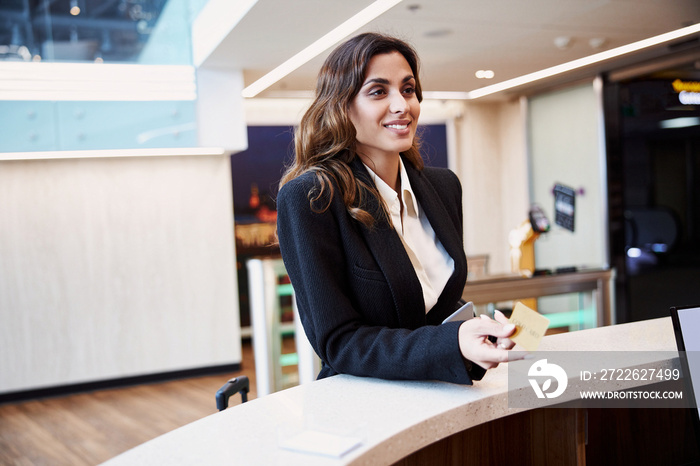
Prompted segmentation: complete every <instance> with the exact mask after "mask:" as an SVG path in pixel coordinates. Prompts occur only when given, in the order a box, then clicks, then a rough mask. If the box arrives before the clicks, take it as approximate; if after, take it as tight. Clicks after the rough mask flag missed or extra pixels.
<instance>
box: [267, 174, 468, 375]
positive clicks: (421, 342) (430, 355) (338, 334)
mask: <svg viewBox="0 0 700 466" xmlns="http://www.w3.org/2000/svg"><path fill="white" fill-rule="evenodd" d="M313 186H314V182H313V181H312V177H304V176H302V177H300V178H297V179H295V180H292V181H290V182H288V183H287V184H285V185H284V186H283V187H282V188H281V189H280V192H279V194H278V197H277V209H278V223H277V226H278V237H279V243H280V249H281V252H282V257H283V260H284V263H285V266H286V268H287V273H288V274H289V276H290V279H291V282H292V285H293V287H294V291H295V294H296V299H297V306H298V308H299V314H300V318H301V321H302V324H303V326H304V329H305V331H306V334H307V336H308V338H309V341H310V343H311V345H312V346H313V348H314V350H315V351H316V353H317V354H318V355H319V357H320V358H321V359H322V360H323V362H324V365H325V366H327V367H324V369H323V370H322V373H321V375H320V377H324V376H327V375H333V374H337V373H345V374H352V375H357V376H367V377H378V378H384V379H409V380H442V381H446V382H452V383H460V384H471V383H472V382H471V378H470V376H469V373H468V371H467V368H466V366H465V364H464V360H463V358H462V355H461V352H460V351H459V343H458V329H459V325H460V323H459V322H453V323H448V324H445V325H423V326H419V327H417V328H412V329H409V328H398V326H393V325H391V324H387V322H385V321H383V319H380V318H373V317H372V316H368V315H367V312H366V310H365V309H363V303H367V302H368V301H367V300H371V299H372V296H371V293H372V291H371V290H372V280H377V279H380V277H378V276H372V273H376V272H375V271H365V272H363V271H361V270H360V271H359V274H360V275H362V274H364V276H358V271H357V270H356V267H354V266H355V264H353V263H352V262H353V255H354V254H356V253H357V249H358V248H360V249H361V248H363V247H365V248H366V246H364V245H363V242H362V240H361V235H360V234H359V233H358V231H359V229H360V228H361V227H360V226H359V224H358V223H357V222H356V221H354V220H353V219H352V218H351V217H350V216H349V215H348V214H347V212H346V211H345V206H344V205H343V203H342V201H341V200H340V198H339V197H338V196H334V198H333V199H332V201H331V204H330V207H329V208H328V209H326V210H325V211H323V212H317V211H315V210H312V209H311V207H310V205H309V196H308V193H309V191H310V190H311V189H312V188H313ZM370 272H372V273H370ZM363 286H366V289H367V292H366V295H365V293H362V291H360V292H359V293H360V294H363V296H358V291H357V290H358V289H359V290H362V289H363V288H362V287H363ZM387 307H391V304H387ZM395 312H397V311H396V310H395V309H382V313H383V314H386V315H391V313H395Z"/></svg>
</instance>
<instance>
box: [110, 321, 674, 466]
mask: <svg viewBox="0 0 700 466" xmlns="http://www.w3.org/2000/svg"><path fill="white" fill-rule="evenodd" d="M540 350H541V351H571V350H576V351H577V352H586V351H601V350H606V351H625V352H634V351H639V352H640V353H639V354H643V355H645V356H643V358H642V359H643V360H639V359H637V360H636V362H635V363H634V364H635V367H649V368H656V369H673V368H678V367H679V362H678V357H677V352H676V351H675V350H676V346H675V340H674V335H673V328H672V325H671V321H670V318H663V319H655V320H649V321H644V322H637V323H632V324H623V325H615V326H608V327H601V328H595V329H590V330H583V331H579V332H571V333H567V334H558V335H551V336H547V337H545V338H544V340H543V341H542V344H541V346H540ZM654 354H657V356H655V355H654ZM509 364H511V365H516V364H520V365H521V366H522V367H523V368H524V367H526V366H525V365H531V364H532V361H529V360H521V361H514V362H511V363H509ZM511 369H512V368H511ZM508 374H509V369H508V365H506V364H502V365H500V366H499V367H498V368H496V369H494V370H490V371H489V372H488V373H487V374H486V376H485V377H484V379H483V380H481V381H479V382H476V383H475V384H474V385H473V386H461V385H453V384H448V383H440V382H397V381H385V380H379V379H370V378H358V377H353V376H348V375H339V376H335V377H331V378H328V379H324V380H320V381H316V382H312V383H309V384H305V385H301V386H297V387H294V388H291V389H287V390H284V391H281V392H277V393H274V394H271V395H268V396H265V397H262V398H259V399H255V400H252V401H250V402H248V403H244V404H241V405H238V406H235V407H232V408H229V409H228V410H225V411H222V412H220V413H217V414H213V415H211V416H208V417H206V418H204V419H201V420H199V421H196V422H194V423H192V424H189V425H187V426H184V427H182V428H179V429H177V430H175V431H172V432H170V433H168V434H165V435H163V436H161V437H158V438H156V439H154V440H152V441H149V442H147V443H145V444H143V445H141V446H139V447H136V448H134V449H132V450H129V451H127V452H125V453H123V454H122V455H119V456H117V457H116V458H113V459H112V460H110V461H109V462H108V463H107V464H109V465H110V466H118V465H133V464H149V465H154V464H164V465H165V464H167V465H173V464H208V465H212V464H232V463H237V462H240V463H243V464H264V465H296V464H298V465H321V464H324V465H325V464H392V463H396V462H401V464H421V463H424V462H425V461H427V460H430V464H440V463H441V462H443V461H445V462H449V461H452V460H454V459H455V458H457V460H458V461H460V463H459V464H462V462H468V460H467V459H465V458H468V457H469V454H465V451H468V450H469V451H471V450H474V449H481V453H480V454H482V455H483V456H482V458H483V457H485V458H492V457H493V456H492V455H494V454H500V455H504V454H506V455H512V454H514V453H516V452H517V448H520V447H516V451H512V450H510V452H509V453H505V452H506V446H508V449H511V448H513V445H514V444H516V443H517V442H518V440H519V438H525V439H529V440H528V441H529V442H530V441H531V442H532V443H533V444H535V443H542V442H544V443H545V444H543V445H544V446H543V449H542V451H543V452H544V453H542V454H544V455H549V456H550V457H549V458H548V459H547V461H550V462H551V464H585V435H586V432H585V429H586V425H585V423H586V418H585V416H586V413H585V410H582V409H579V408H575V407H574V408H571V407H566V408H539V409H535V410H528V409H522V408H511V407H510V406H509V397H512V396H517V394H518V393H519V392H520V391H522V390H530V388H529V387H522V386H521V387H518V388H509V383H508ZM572 377H573V376H572ZM571 382H572V383H574V382H575V381H574V380H571ZM646 383H649V382H640V381H630V382H624V383H622V384H619V385H618V386H617V387H616V389H629V388H633V387H638V386H642V385H644V384H646ZM185 402H186V401H185ZM212 403H213V394H212ZM552 403H554V402H553V401H552ZM636 411H644V410H636ZM651 411H658V412H668V411H681V412H682V411H686V410H651ZM531 414H533V415H534V417H532V416H531V417H528V418H527V419H526V420H524V418H523V417H522V416H523V415H527V416H530V415H531ZM499 421H504V422H505V424H503V423H502V424H501V425H498V426H497V425H495V424H494V423H498V422H499ZM485 426H487V427H488V429H486V430H484V429H482V430H478V429H480V428H483V427H485ZM492 426H493V427H492ZM518 426H525V427H522V428H520V427H518ZM309 431H311V432H315V433H321V434H323V435H332V436H334V438H335V439H340V440H347V441H348V442H349V443H350V445H349V446H350V447H352V446H354V448H351V449H350V450H349V451H347V452H346V453H345V454H342V455H337V456H335V457H334V456H324V455H322V454H319V453H318V452H315V453H314V452H312V453H309V452H299V451H294V450H291V449H289V447H290V443H291V444H292V445H291V446H292V447H299V446H300V444H299V442H295V440H296V435H298V434H300V433H303V432H309ZM471 432H476V433H477V440H476V443H474V440H473V439H472V440H468V439H467V438H466V437H464V435H468V434H469V433H471ZM499 432H502V434H499ZM460 436H461V437H460ZM353 439H354V441H353ZM547 439H550V440H551V442H550V443H549V444H548V445H547V444H546V442H547ZM446 441H447V442H449V443H445V442H446ZM470 441H471V443H469V442H470ZM555 442H556V445H555V444H554V443H555ZM314 445H315V447H314ZM470 445H472V446H470ZM474 445H476V446H474ZM331 446H332V445H330V444H329V443H328V442H324V441H320V442H317V443H316V444H312V448H318V449H320V448H322V447H331ZM431 448H432V450H431ZM526 448H528V449H529V450H532V451H534V449H535V447H534V446H532V445H530V446H528V447H526ZM532 451H528V452H525V451H522V454H525V453H527V454H528V455H530V458H531V461H532V462H534V463H533V464H536V463H538V462H539V461H540V460H538V459H537V458H538V456H537V455H538V454H539V453H532ZM421 455H423V456H421ZM490 455H491V456H490ZM552 455H558V456H554V457H552ZM540 459H541V458H540ZM475 461H478V460H475ZM482 461H483V460H482ZM545 462H546V461H545ZM555 462H556V463H555ZM491 464H496V463H495V462H491ZM509 464H519V462H518V461H512V462H510V463H509ZM540 464H544V463H540ZM667 464H671V463H667Z"/></svg>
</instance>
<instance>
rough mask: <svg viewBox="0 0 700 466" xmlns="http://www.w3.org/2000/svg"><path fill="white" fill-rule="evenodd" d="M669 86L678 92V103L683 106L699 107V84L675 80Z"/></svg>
mask: <svg viewBox="0 0 700 466" xmlns="http://www.w3.org/2000/svg"><path fill="white" fill-rule="evenodd" d="M671 85H672V86H673V90H674V91H676V92H678V101H679V102H680V103H682V104H683V105H700V82H698V81H681V80H680V79H676V80H675V81H673V82H672V83H671Z"/></svg>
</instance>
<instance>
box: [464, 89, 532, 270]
mask: <svg viewBox="0 0 700 466" xmlns="http://www.w3.org/2000/svg"><path fill="white" fill-rule="evenodd" d="M524 105H525V104H524V103H523V102H521V101H512V102H505V103H489V104H479V103H466V104H464V114H463V116H462V117H461V118H460V119H459V120H458V123H457V125H458V131H457V136H458V157H457V160H458V166H457V173H458V174H459V176H460V179H461V180H462V184H463V186H464V223H465V226H464V241H465V249H466V251H467V254H468V255H475V254H488V255H489V272H490V273H508V272H510V259H509V246H508V234H509V232H510V230H512V229H514V228H515V227H517V226H518V225H519V224H520V223H521V222H522V221H524V220H526V219H527V215H528V209H529V200H528V188H527V186H528V174H527V153H526V140H525V121H524V112H523V109H522V107H523V106H524Z"/></svg>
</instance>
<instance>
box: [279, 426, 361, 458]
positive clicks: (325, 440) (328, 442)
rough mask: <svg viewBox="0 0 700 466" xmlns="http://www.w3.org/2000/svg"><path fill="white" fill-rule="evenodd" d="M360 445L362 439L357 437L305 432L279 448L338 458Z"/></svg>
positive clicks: (289, 439)
mask: <svg viewBox="0 0 700 466" xmlns="http://www.w3.org/2000/svg"><path fill="white" fill-rule="evenodd" d="M361 444H362V439H360V438H359V437H343V436H340V435H334V434H328V433H325V432H318V431H314V430H305V431H303V432H300V433H298V434H296V435H294V436H292V437H290V438H288V439H287V440H285V441H283V442H282V443H281V445H280V446H281V447H282V448H285V449H287V450H294V451H299V452H302V453H314V454H317V455H324V456H332V457H334V458H340V457H341V456H343V455H344V454H346V453H348V452H349V451H350V450H352V449H353V448H356V447H358V446H360V445H361Z"/></svg>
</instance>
